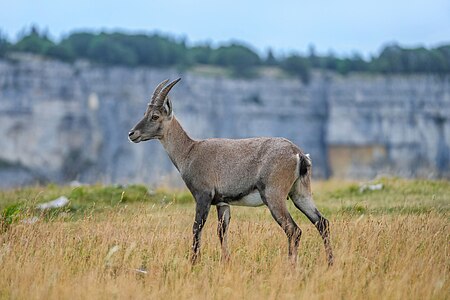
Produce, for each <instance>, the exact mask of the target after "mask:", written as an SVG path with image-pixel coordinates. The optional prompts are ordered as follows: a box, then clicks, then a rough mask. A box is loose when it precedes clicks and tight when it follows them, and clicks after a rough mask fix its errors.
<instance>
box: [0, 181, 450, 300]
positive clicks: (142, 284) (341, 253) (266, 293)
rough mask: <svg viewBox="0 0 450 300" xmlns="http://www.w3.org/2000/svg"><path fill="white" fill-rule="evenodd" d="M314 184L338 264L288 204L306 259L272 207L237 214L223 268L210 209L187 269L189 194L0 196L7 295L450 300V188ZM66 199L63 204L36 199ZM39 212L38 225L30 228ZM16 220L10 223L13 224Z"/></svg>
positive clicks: (3, 291) (94, 190)
mask: <svg viewBox="0 0 450 300" xmlns="http://www.w3.org/2000/svg"><path fill="white" fill-rule="evenodd" d="M379 182H381V183H383V185H384V188H383V189H382V190H380V191H367V192H363V193H360V192H359V186H358V184H357V183H354V182H342V181H327V182H315V183H314V193H315V200H316V202H317V205H318V207H319V208H320V209H321V210H322V211H323V212H324V214H325V215H326V216H327V217H328V218H329V219H330V221H331V226H332V227H331V231H332V241H333V245H334V251H335V255H336V263H335V265H334V266H333V267H332V268H330V269H329V268H327V265H326V261H325V254H324V250H323V245H322V242H321V239H320V237H319V235H318V233H317V231H316V229H315V228H314V227H313V226H312V225H311V224H310V223H309V221H307V219H306V218H305V217H304V216H303V215H302V214H301V213H299V212H298V211H297V210H296V209H295V208H294V207H293V206H291V205H290V211H291V212H292V214H293V216H294V219H295V220H296V221H297V223H298V224H299V225H300V227H301V228H302V230H303V235H302V240H301V245H300V251H299V262H298V267H297V268H296V269H292V268H291V267H290V266H289V263H288V261H287V240H286V237H285V235H284V233H283V231H282V230H281V229H280V228H279V227H278V225H277V224H276V223H275V221H273V219H272V217H271V216H270V213H269V212H268V210H267V209H266V208H265V207H261V208H242V207H232V209H231V213H232V220H231V225H230V241H229V243H230V250H231V253H232V261H231V263H230V264H228V265H224V264H223V263H221V261H220V246H219V241H218V238H217V236H216V226H217V220H216V219H217V217H216V213H215V209H212V210H211V213H210V217H209V219H208V222H207V224H206V226H205V230H204V233H203V239H202V244H203V247H202V257H201V261H200V263H199V264H198V265H196V266H195V267H191V265H190V264H189V260H188V257H189V250H190V244H191V231H192V222H193V219H194V202H193V199H192V197H191V196H190V194H189V193H187V192H186V191H170V190H163V189H156V190H149V189H147V188H146V187H144V186H127V187H121V186H107V187H104V186H100V185H98V186H82V187H77V188H71V187H58V186H53V185H52V186H47V187H32V188H24V189H20V190H9V191H2V192H0V209H1V211H2V222H3V223H4V224H7V226H6V225H5V226H3V228H2V231H1V233H0V270H1V271H0V298H19V299H43V298H45V299H47V298H50V299H61V298H70V299H73V298H75V299H96V298H102V299H109V298H120V299H122V298H132V299H136V298H137V299H139V298H141V299H149V298H151V299H154V298H174V299H180V298H203V299H206V298H207V299H211V298H212V299H216V298H217V299H221V298H230V297H231V298H233V299H235V298H237V299H239V298H246V299H261V298H269V299H280V298H282V299H299V298H303V299H321V298H332V299H336V298H340V299H350V298H364V299H365V298H370V299H380V298H394V299H430V298H433V299H446V298H449V296H450V295H449V289H450V284H449V279H448V276H449V271H450V254H449V245H450V243H449V242H450V231H449V227H448V223H449V214H448V212H449V205H450V196H449V195H450V184H449V183H448V182H447V181H425V180H416V181H405V180H401V179H381V180H380V181H379ZM61 195H64V196H67V197H68V198H69V199H70V204H69V206H68V207H66V208H62V209H55V210H53V211H50V212H44V213H43V212H40V211H38V210H37V209H35V206H36V204H37V203H41V202H45V201H49V200H53V199H54V198H56V197H59V196H61ZM32 216H37V217H38V221H37V222H36V223H34V224H29V223H27V222H24V221H26V220H29V219H30V218H31V217H32ZM7 217H8V218H9V219H8V220H6V218H7Z"/></svg>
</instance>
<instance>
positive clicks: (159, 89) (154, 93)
mask: <svg viewBox="0 0 450 300" xmlns="http://www.w3.org/2000/svg"><path fill="white" fill-rule="evenodd" d="M168 81H169V79H166V80H164V81H163V82H161V83H160V84H158V86H157V87H156V88H155V91H154V92H153V95H152V100H151V101H150V103H149V104H154V103H155V100H156V98H157V97H158V95H159V93H160V92H161V90H162V88H163V87H164V86H165V85H166V83H167V82H168Z"/></svg>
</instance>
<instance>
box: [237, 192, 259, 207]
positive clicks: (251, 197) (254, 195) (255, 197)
mask: <svg viewBox="0 0 450 300" xmlns="http://www.w3.org/2000/svg"><path fill="white" fill-rule="evenodd" d="M229 204H230V205H236V206H251V207H256V206H261V205H263V204H264V203H263V201H262V199H261V195H260V194H259V192H258V191H257V190H254V191H253V192H251V193H250V194H248V195H247V196H245V197H243V198H241V199H239V200H237V201H232V202H230V203H229Z"/></svg>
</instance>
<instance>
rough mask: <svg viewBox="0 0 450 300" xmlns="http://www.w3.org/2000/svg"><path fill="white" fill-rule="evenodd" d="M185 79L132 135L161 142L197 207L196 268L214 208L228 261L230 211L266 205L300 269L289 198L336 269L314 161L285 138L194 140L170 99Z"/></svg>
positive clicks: (164, 90) (163, 95)
mask: <svg viewBox="0 0 450 300" xmlns="http://www.w3.org/2000/svg"><path fill="white" fill-rule="evenodd" d="M178 81H180V78H179V79H177V80H175V81H173V82H171V83H170V84H168V85H166V84H167V82H168V80H165V81H163V82H161V83H160V84H159V85H158V86H157V87H156V89H155V91H154V93H153V96H152V99H151V101H150V103H149V105H148V108H147V110H146V112H145V115H144V118H143V119H142V120H141V121H139V123H137V124H136V126H135V127H134V128H133V129H132V130H131V131H130V132H129V139H130V140H131V141H133V142H134V143H139V142H142V141H147V140H150V139H159V140H160V141H161V143H162V145H163V146H164V149H165V150H166V151H167V154H168V155H169V157H170V159H171V160H172V162H173V164H174V165H175V167H176V168H177V169H178V171H179V172H180V174H181V177H182V178H183V180H184V182H185V183H186V185H187V187H188V188H189V190H190V191H191V193H192V195H193V196H194V198H195V201H196V213H195V222H194V226H193V234H194V241H193V246H192V263H195V262H196V261H197V259H198V257H199V250H200V238H201V233H202V228H203V225H204V224H205V222H206V218H207V217H208V213H209V210H210V207H211V205H215V206H216V208H217V214H218V218H219V225H218V234H219V238H220V242H221V245H222V259H224V260H228V259H229V252H228V248H227V229H228V226H229V223H230V205H241V206H260V205H266V206H267V207H268V208H269V210H270V212H271V214H272V216H273V218H274V219H275V220H276V221H277V223H278V224H279V225H280V226H281V227H282V228H283V230H284V231H285V233H286V235H287V238H288V242H289V258H290V260H291V261H292V263H294V264H295V263H296V260H297V251H298V246H299V242H300V236H301V233H302V232H301V230H300V228H299V227H298V226H297V224H296V223H295V222H294V220H293V219H292V217H291V215H290V214H289V211H288V209H287V205H286V199H287V198H288V197H289V198H290V199H292V201H293V202H294V204H295V206H296V207H297V208H298V209H299V210H301V211H302V212H303V213H304V214H305V215H306V216H307V217H308V219H309V220H310V221H311V222H312V223H313V224H314V225H315V226H316V228H317V229H318V231H319V233H320V235H321V236H322V238H323V241H324V245H325V252H326V255H327V260H328V264H329V265H331V264H332V263H333V254H332V250H331V245H330V237H329V223H328V220H327V219H325V218H324V217H323V216H322V215H321V214H320V212H319V211H318V210H317V208H316V206H315V204H314V202H313V199H312V194H311V159H310V158H309V155H308V154H304V153H303V151H302V150H300V148H298V147H297V146H296V145H294V144H293V143H292V142H290V141H288V140H286V139H283V138H249V139H206V140H193V139H191V138H190V137H189V136H188V135H187V133H186V132H185V131H184V130H183V128H182V127H181V125H180V123H179V122H178V120H177V118H176V117H175V116H174V114H173V111H172V102H171V101H170V99H169V97H168V93H169V91H170V90H171V89H172V87H173V86H174V85H175V84H176V83H177V82H178Z"/></svg>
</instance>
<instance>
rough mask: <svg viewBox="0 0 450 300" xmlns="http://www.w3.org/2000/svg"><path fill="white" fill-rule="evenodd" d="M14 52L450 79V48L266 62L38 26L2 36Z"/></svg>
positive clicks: (238, 48)
mask: <svg viewBox="0 0 450 300" xmlns="http://www.w3.org/2000/svg"><path fill="white" fill-rule="evenodd" d="M12 52H29V53H33V54H39V55H43V56H47V57H50V58H54V59H58V60H62V61H66V62H73V61H75V60H77V59H87V60H89V61H90V62H94V63H98V64H103V65H109V66H111V65H122V66H132V67H134V66H146V67H159V68H161V67H177V68H181V69H188V68H191V67H192V66H195V65H199V64H200V65H212V66H220V67H225V68H228V69H230V70H231V71H232V74H233V75H235V76H240V77H254V76H255V75H256V74H257V73H258V72H256V69H258V67H261V66H276V67H279V68H281V69H282V70H284V71H285V72H286V73H288V74H291V75H294V76H298V77H300V78H301V79H302V81H303V82H309V80H310V78H311V69H320V70H328V71H333V72H337V73H339V74H348V73H351V72H367V73H382V74H413V73H414V74H417V73H420V74H450V45H443V46H439V47H436V48H431V49H426V48H423V47H420V48H411V49H406V48H402V47H400V46H398V45H388V46H386V47H385V48H384V49H383V50H382V51H381V53H380V54H379V55H378V56H374V57H372V58H370V59H369V60H365V59H363V58H362V56H361V55H358V54H354V55H352V56H351V57H336V56H334V55H333V54H329V55H326V56H323V55H317V54H316V53H315V50H314V48H313V47H310V49H309V53H308V55H299V54H291V55H288V56H284V57H277V56H275V55H274V54H273V52H272V51H271V50H269V51H268V53H267V55H266V56H265V57H260V56H259V55H258V54H257V53H256V52H255V51H254V50H253V49H252V47H249V46H247V45H244V44H237V43H229V44H223V45H221V46H219V47H212V46H211V45H209V44H201V45H195V46H188V45H187V44H186V41H185V40H183V39H176V38H173V37H170V36H164V35H160V34H150V35H147V34H125V33H120V32H115V33H106V32H102V33H92V32H74V33H72V34H70V35H69V36H67V37H65V38H63V39H62V40H61V41H60V42H55V41H53V40H51V39H50V38H49V37H48V36H47V34H46V33H45V32H39V30H38V29H37V28H35V27H33V28H31V29H30V30H29V32H28V33H26V34H24V35H23V36H22V37H21V38H20V39H19V40H18V41H17V42H16V43H11V42H9V41H8V40H7V39H6V38H4V37H1V36H0V57H1V56H3V57H5V56H6V57H7V56H8V54H10V53H12Z"/></svg>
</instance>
